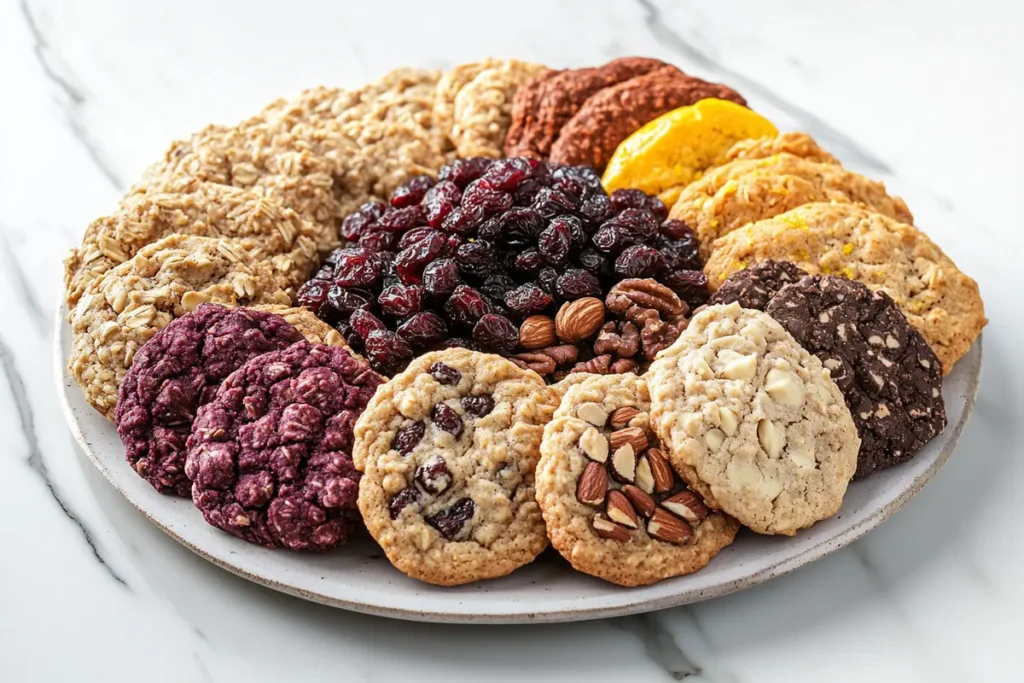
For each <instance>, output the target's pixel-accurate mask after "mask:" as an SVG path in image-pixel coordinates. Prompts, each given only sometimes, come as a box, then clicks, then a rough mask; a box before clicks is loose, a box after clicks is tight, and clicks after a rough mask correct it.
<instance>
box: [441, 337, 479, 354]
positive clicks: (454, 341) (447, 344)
mask: <svg viewBox="0 0 1024 683" xmlns="http://www.w3.org/2000/svg"><path fill="white" fill-rule="evenodd" d="M437 348H438V350H444V349H469V350H470V351H476V350H477V348H478V347H477V345H476V342H474V341H473V340H472V339H464V338H463V337H448V338H447V339H445V340H444V341H443V342H441V343H440V344H439V345H438V346H437Z"/></svg>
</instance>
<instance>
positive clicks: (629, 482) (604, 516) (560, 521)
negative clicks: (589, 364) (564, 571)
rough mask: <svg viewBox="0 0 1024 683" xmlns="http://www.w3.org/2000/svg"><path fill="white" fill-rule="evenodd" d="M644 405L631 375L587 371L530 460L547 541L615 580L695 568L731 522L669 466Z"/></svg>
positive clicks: (640, 386)
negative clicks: (535, 460) (534, 462)
mask: <svg viewBox="0 0 1024 683" xmlns="http://www.w3.org/2000/svg"><path fill="white" fill-rule="evenodd" d="M574 377H575V376H574ZM650 405H651V401H650V395H649V394H648V390H647V383H646V382H645V381H644V380H643V379H642V378H640V377H637V376H636V375H615V376H610V375H587V376H586V378H585V379H584V380H583V381H581V382H578V383H574V384H573V385H572V386H570V387H569V389H568V391H567V392H566V394H565V396H564V398H563V399H562V402H561V404H560V405H559V407H558V410H557V411H556V412H555V419H554V420H552V421H551V422H550V423H548V425H547V427H545V429H544V440H543V442H542V443H541V459H540V463H539V464H538V465H537V502H538V503H539V504H540V507H541V512H543V514H544V521H545V523H546V524H547V529H548V536H549V537H550V538H551V544H552V545H553V546H554V548H555V549H556V550H558V552H560V553H561V554H562V556H563V557H565V559H567V560H568V561H569V562H570V563H571V564H572V566H573V567H574V568H576V569H578V570H579V571H582V572H586V573H587V574H591V575H593V576H598V577H600V578H602V579H605V580H606V581H611V582H613V583H617V584H619V585H621V586H639V585H646V584H650V583H654V582H655V581H659V580H661V579H664V578H668V577H670V576H679V575H682V574H689V573H692V572H695V571H697V570H698V569H701V568H702V567H704V566H705V565H706V564H707V563H708V562H709V561H711V558H713V557H714V556H715V555H716V554H718V552H719V551H720V550H721V549H722V548H724V547H725V546H727V545H729V544H730V543H732V540H733V538H734V537H735V536H736V532H737V530H738V529H739V524H738V523H737V522H736V520H734V519H732V518H730V517H727V516H725V515H722V514H719V513H713V512H710V511H709V510H708V508H707V506H706V505H705V504H704V503H703V501H702V500H701V499H700V498H699V497H698V496H696V495H695V494H694V493H693V492H692V491H690V490H689V489H687V488H686V486H685V485H684V484H683V483H682V481H680V480H679V479H678V477H677V476H676V475H675V474H674V473H673V472H672V468H671V465H669V463H668V461H667V460H666V459H665V457H664V455H663V452H662V450H661V449H660V448H659V446H660V444H659V443H658V442H657V440H656V437H655V435H654V433H653V432H652V431H651V430H650V424H649V422H650V418H649V413H650ZM620 442H622V444H626V443H628V444H629V448H628V453H627V452H626V451H625V450H624V449H625V446H624V445H622V444H620Z"/></svg>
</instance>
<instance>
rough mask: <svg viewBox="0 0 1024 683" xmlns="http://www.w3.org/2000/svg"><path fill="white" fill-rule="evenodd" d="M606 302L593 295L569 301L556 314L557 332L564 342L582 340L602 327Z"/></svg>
mask: <svg viewBox="0 0 1024 683" xmlns="http://www.w3.org/2000/svg"><path fill="white" fill-rule="evenodd" d="M603 324H604V303H603V302H602V301H601V300H600V299H596V298H594V297H592V296H588V297H584V298H582V299H576V300H575V301H567V302H566V303H564V304H562V307H561V308H560V309H558V314H557V315H555V334H556V335H557V336H558V338H559V339H561V340H562V341H564V342H567V343H570V344H572V343H575V342H580V341H583V340H584V339H586V338H587V337H589V336H590V335H592V334H594V333H595V332H597V331H598V330H599V329H601V325H603Z"/></svg>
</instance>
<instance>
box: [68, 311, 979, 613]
mask: <svg viewBox="0 0 1024 683" xmlns="http://www.w3.org/2000/svg"><path fill="white" fill-rule="evenodd" d="M65 321H66V314H65V311H64V310H63V309H62V310H60V311H58V313H57V325H56V344H55V349H54V353H55V356H56V357H55V362H56V367H57V372H56V376H57V377H58V378H59V379H58V390H59V393H60V395H61V399H62V403H63V407H64V412H65V415H66V417H67V420H68V424H69V426H70V427H71V432H72V433H73V434H74V436H75V439H76V440H77V441H78V443H79V444H80V445H81V447H82V448H83V449H84V450H85V453H86V455H88V456H89V459H90V460H92V462H93V464H95V465H96V467H97V468H99V470H100V472H102V473H103V474H104V476H106V478H107V479H109V480H110V483H111V484H113V485H114V486H115V487H116V488H117V490H118V491H120V492H121V494H122V495H124V497H125V498H127V499H128V500H129V502H131V503H132V505H134V506H135V507H136V508H138V509H139V511H140V512H142V514H144V515H145V516H146V517H147V518H148V519H149V520H150V521H151V522H153V524H155V525H157V526H158V527H160V528H161V529H163V530H164V531H165V532H167V533H168V534H169V535H170V536H171V537H172V538H174V539H175V540H177V541H178V542H180V543H182V544H183V545H185V546H186V547H188V548H189V549H191V550H192V551H194V552H196V553H198V554H199V555H201V556H202V557H204V558H206V559H207V560H209V561H210V562H213V563H214V564H216V565H218V566H220V567H223V568H224V569H227V570H228V571H230V572H233V573H235V574H238V575H239V576H242V577H245V578H247V579H249V580H251V581H255V582H256V583H259V584H261V585H264V586H267V587H269V588H273V589H275V590H279V591H283V592H285V593H290V594H292V595H296V596H299V597H301V598H305V599H307V600H313V601H316V602H320V603H324V604H326V605H333V606H336V607H342V608H344V609H350V610H355V611H357V612H366V613H369V614H377V615H381V616H387V617H397V618H401V619H413V620H417V621H433V622H463V623H469V622H473V623H518V622H560V621H577V620H584V619H595V618H598V617H609V616H618V615H624V614H635V613H638V612H648V611H652V610H657V609H663V608H665V607H673V606H675V605H683V604H686V603H691V602H698V601H701V600H706V599H708V598H713V597H717V596H719V595H726V594H728V593H732V592H735V591H738V590H742V589H744V588H748V587H750V586H755V585H757V584H759V583H762V582H764V581H767V580H768V579H771V578H773V577H775V576H779V575H781V574H785V573H786V572H789V571H792V570H793V569H796V568H797V567H800V566H802V565H805V564H807V563H809V562H813V561H814V560H817V559H819V558H822V557H824V556H825V555H827V554H829V553H831V552H833V551H835V550H838V549H839V548H842V547H843V546H845V545H847V544H849V543H852V542H853V541H855V540H857V539H858V538H860V537H861V536H863V535H864V534H866V533H867V532H868V531H870V530H871V529H873V528H875V527H876V526H878V525H879V524H881V523H882V522H883V521H885V520H886V519H888V518H889V516H891V515H892V514H893V513H894V512H895V511H896V510H898V509H899V508H900V507H902V506H903V504H904V503H906V502H907V501H908V500H909V499H910V498H911V497H912V496H913V495H914V494H915V493H917V492H918V491H919V490H920V489H921V487H923V486H924V485H925V483H927V482H928V480H929V479H931V477H932V475H934V474H935V472H936V471H937V470H938V469H939V467H941V466H942V464H943V463H944V462H945V461H946V459H947V458H948V457H949V455H950V453H951V452H952V451H953V448H954V446H955V445H956V442H957V439H958V438H959V436H960V432H961V431H962V430H963V427H964V424H965V423H966V422H967V418H968V416H969V415H970V413H971V409H972V408H973V406H974V399H975V396H976V394H977V390H978V375H979V372H980V369H981V339H980V338H979V339H978V342H977V343H976V344H975V345H974V348H972V349H971V351H970V353H968V354H967V356H965V357H964V358H963V359H961V360H960V362H959V363H958V364H957V366H956V368H955V369H954V370H953V372H952V373H951V374H950V375H949V376H948V377H946V379H945V382H944V384H943V390H942V393H943V397H944V398H945V400H946V411H947V414H948V416H949V426H948V427H947V428H946V431H945V432H944V433H942V434H941V435H940V436H939V437H937V438H936V439H934V440H933V441H932V442H931V443H929V444H928V445H927V447H925V448H924V449H923V450H922V451H921V452H920V453H918V454H917V456H916V457H915V458H914V459H913V460H912V461H910V462H908V463H904V464H903V465H901V466H899V467H894V468H892V469H889V470H886V471H884V472H881V473H879V474H876V475H874V476H872V477H871V478H869V479H867V480H866V481H861V482H855V483H854V484H852V485H851V486H850V488H849V490H848V491H847V493H846V499H845V500H844V501H843V507H842V509H841V510H840V511H839V514H837V515H836V516H834V517H832V518H831V519H827V520H825V521H823V522H820V523H818V524H816V525H815V526H814V527H812V528H810V529H807V530H805V531H802V532H800V534H799V535H797V536H796V537H795V538H784V537H768V536H758V535H756V534H753V533H750V532H747V531H741V532H740V535H739V536H738V537H737V539H736V542H735V543H733V544H732V545H731V546H730V547H728V548H726V549H725V550H724V551H722V553H721V554H719V556H718V557H716V558H715V559H714V560H713V561H712V562H711V564H709V565H708V566H707V567H706V568H705V569H703V570H702V571H700V572H697V573H696V574H693V575H691V576H683V577H679V578H675V579H669V580H667V581H662V582H661V583H658V584H655V585H653V586H647V587H643V588H630V589H626V588H619V587H617V586H613V585H611V584H608V583H604V582H603V581H599V580H598V579H594V578H591V577H589V576H587V575H585V574H580V573H577V572H575V571H573V570H572V569H571V568H570V567H569V565H568V563H566V562H565V561H563V560H562V559H561V558H560V557H559V556H558V555H557V554H556V553H554V552H553V551H551V550H548V551H547V552H546V553H545V554H544V555H542V556H541V558H540V559H539V560H538V561H537V562H535V563H533V564H531V565H529V566H526V567H523V568H521V569H519V570H518V571H516V572H514V573H513V574H511V575H510V576H506V577H504V578H502V579H498V580H494V581H484V582H480V583H476V584H471V585H468V586H461V587H456V588H439V587H436V586H430V585H427V584H423V583H420V582H418V581H414V580H412V579H409V578H407V577H406V576H404V575H403V574H401V573H400V572H398V570H396V569H395V568H393V567H392V566H391V565H390V564H389V563H388V561H387V559H386V558H385V557H384V555H383V553H382V552H381V551H380V549H379V548H378V547H377V546H376V545H375V544H374V543H373V541H372V540H371V539H370V538H369V537H368V536H367V535H366V534H365V533H364V534H363V535H362V537H360V538H357V539H354V540H353V542H351V543H349V544H348V545H347V546H345V547H343V548H339V549H337V550H335V551H333V552H330V553H327V554H326V555H309V554H300V553H291V552H286V551H283V550H266V549H264V548H260V547H257V546H254V545H250V544H248V543H246V542H245V541H242V540H240V539H237V538H235V537H234V536H230V535H228V534H226V533H224V532H221V531H219V530H218V529H216V528H214V527H212V526H209V525H208V524H206V522H204V521H203V517H202V515H201V514H200V513H199V512H198V511H197V510H196V509H195V508H194V507H193V506H192V501H190V500H184V499H180V498H172V497H168V496H163V495H161V494H159V493H157V492H156V491H154V490H153V489H152V488H151V487H150V485H149V484H147V483H146V482H145V481H143V480H142V479H141V478H139V477H138V476H137V475H136V474H135V472H134V471H133V470H132V469H131V467H129V466H128V464H127V463H126V462H125V459H124V449H123V447H122V446H121V442H120V440H119V439H118V436H117V432H116V431H115V430H114V426H113V425H112V424H111V423H109V422H107V421H106V420H105V419H104V418H103V417H102V416H100V414H99V413H97V412H96V411H94V410H93V409H92V408H91V407H89V405H88V404H87V403H86V402H85V398H84V396H83V394H82V392H81V390H80V389H79V388H78V385H77V384H75V381H74V379H73V378H72V377H71V374H70V373H69V372H68V371H67V369H66V359H67V357H68V352H69V350H70V347H71V341H70V336H71V335H70V328H69V326H68V324H67V323H66V322H65Z"/></svg>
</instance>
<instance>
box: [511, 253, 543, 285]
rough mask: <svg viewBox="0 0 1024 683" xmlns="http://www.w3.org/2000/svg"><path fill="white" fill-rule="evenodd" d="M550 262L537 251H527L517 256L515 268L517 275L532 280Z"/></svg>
mask: <svg viewBox="0 0 1024 683" xmlns="http://www.w3.org/2000/svg"><path fill="white" fill-rule="evenodd" d="M547 263H548V260H547V259H546V258H544V255H543V254H541V253H540V252H539V251H537V250H536V249H527V250H526V251H524V252H523V253H521V254H519V255H518V256H516V260H515V264H514V266H513V268H514V270H515V273H516V275H517V276H518V277H520V278H521V279H528V278H532V277H534V276H535V275H536V274H537V271H539V270H540V269H541V268H542V267H544V266H546V265H547Z"/></svg>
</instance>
